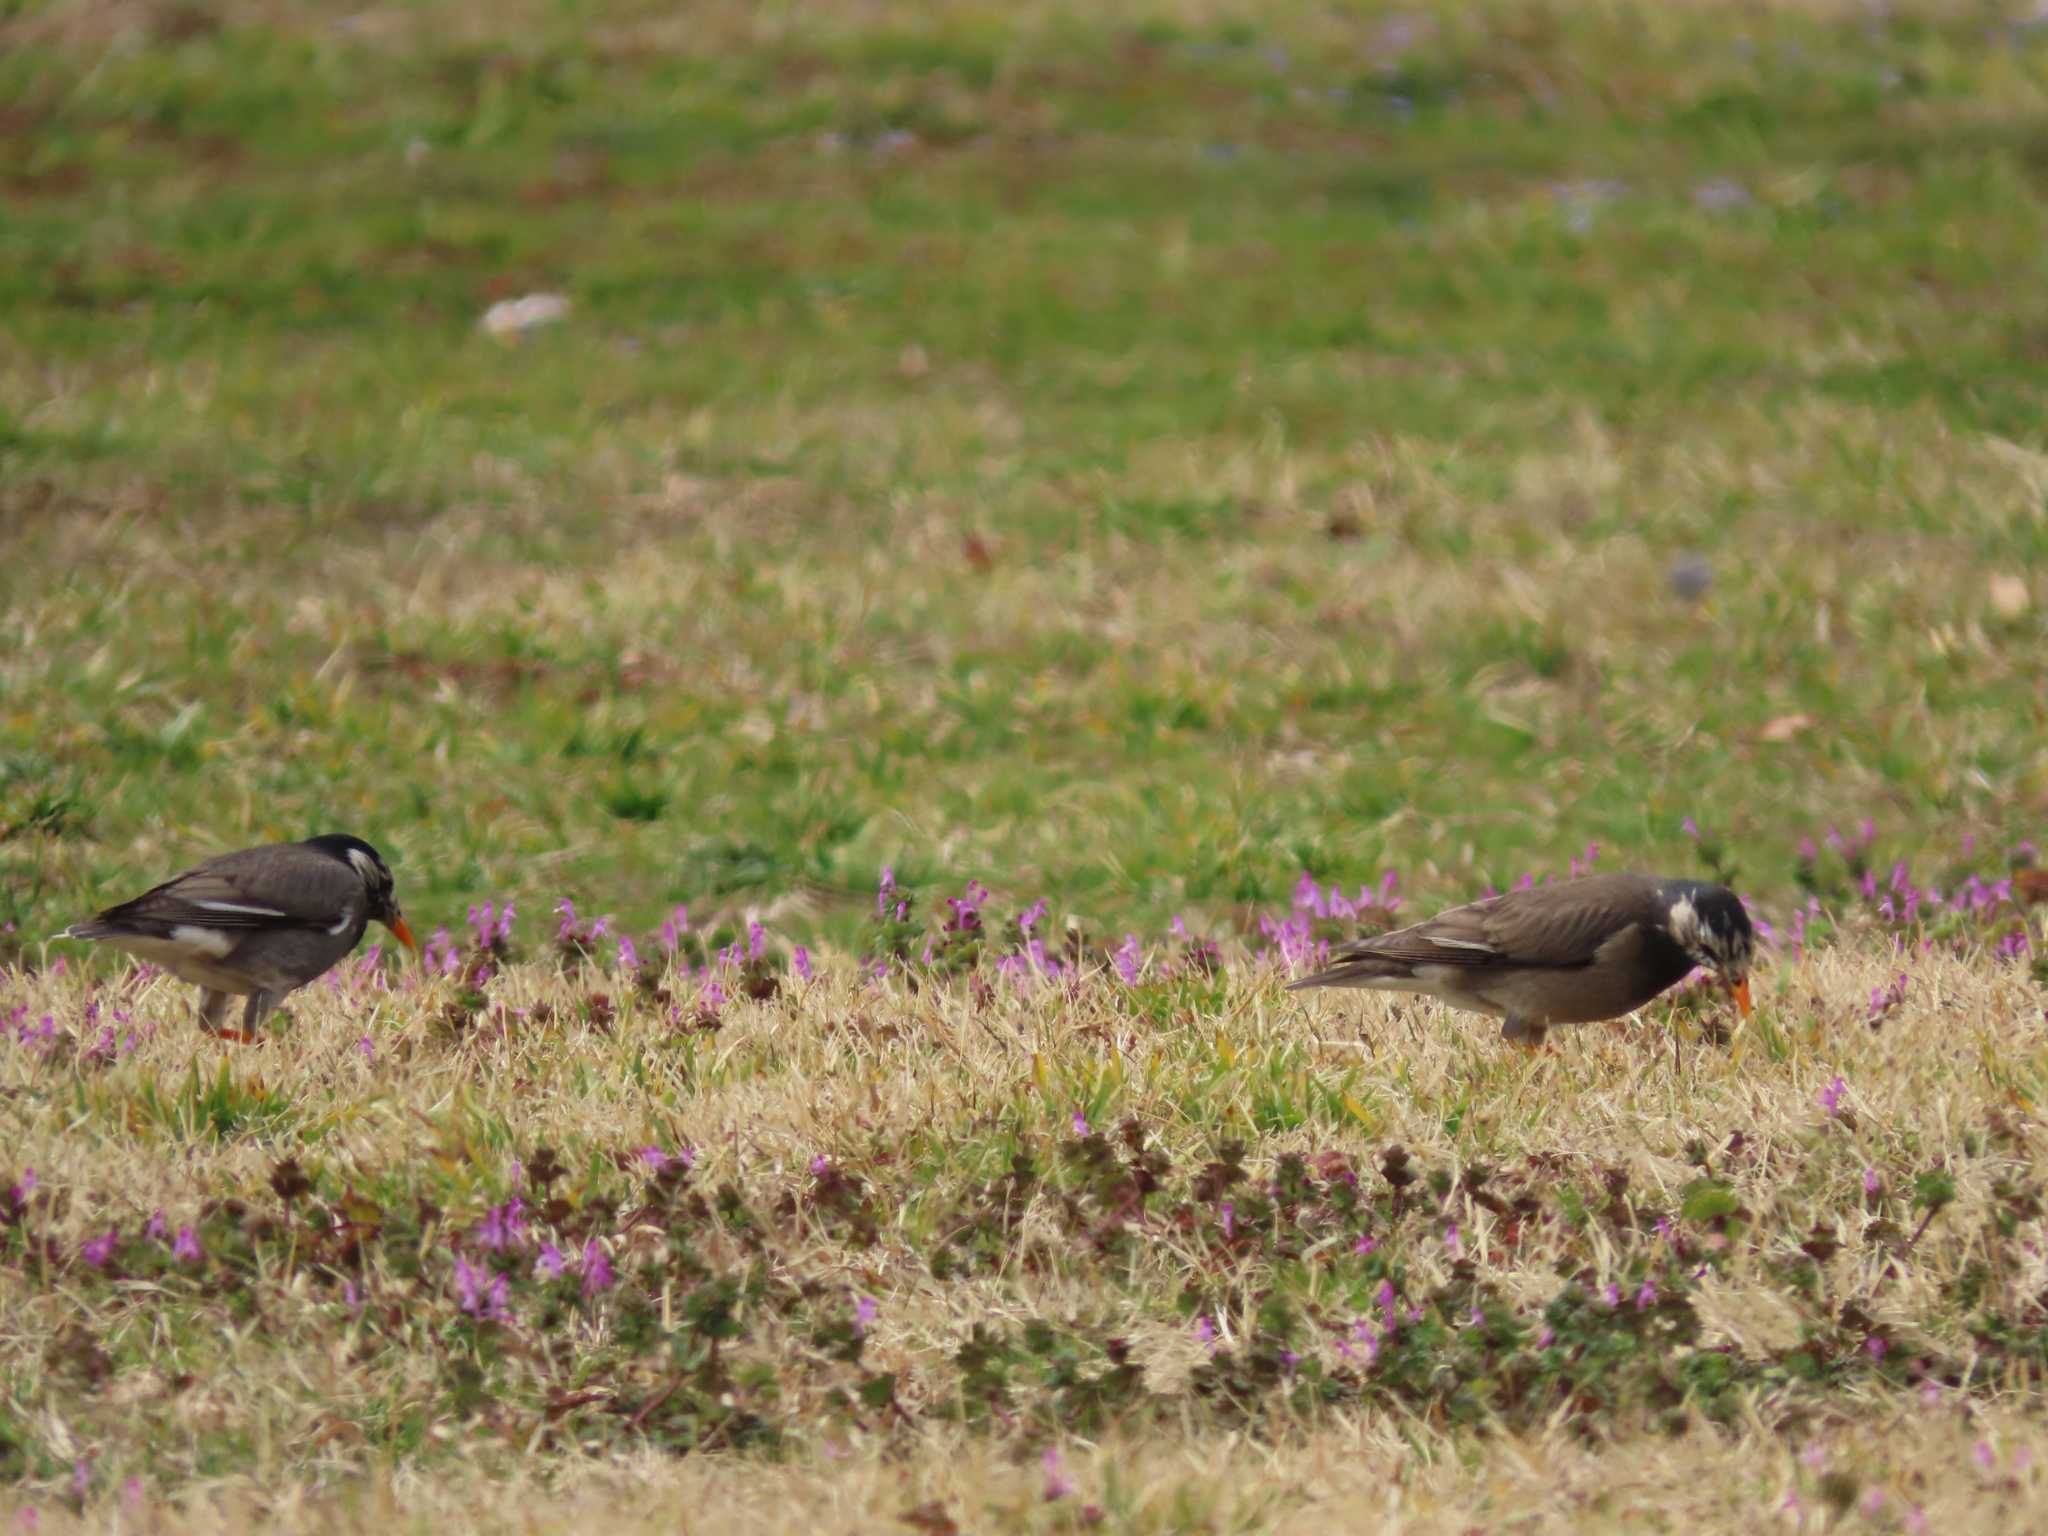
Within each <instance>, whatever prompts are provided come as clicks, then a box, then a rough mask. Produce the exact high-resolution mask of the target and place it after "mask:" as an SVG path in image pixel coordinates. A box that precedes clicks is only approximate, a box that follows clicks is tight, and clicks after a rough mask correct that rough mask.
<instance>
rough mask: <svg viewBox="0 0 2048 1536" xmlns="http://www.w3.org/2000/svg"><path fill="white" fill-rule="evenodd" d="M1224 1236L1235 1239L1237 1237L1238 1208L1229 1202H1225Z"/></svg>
mask: <svg viewBox="0 0 2048 1536" xmlns="http://www.w3.org/2000/svg"><path fill="white" fill-rule="evenodd" d="M1223 1235H1224V1236H1225V1237H1235V1236H1236V1235H1237V1206H1236V1204H1235V1203H1234V1202H1232V1201H1229V1200H1226V1201H1224V1202H1223Z"/></svg>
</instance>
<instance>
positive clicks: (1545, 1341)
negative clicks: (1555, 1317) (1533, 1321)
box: [1536, 1323, 1557, 1349]
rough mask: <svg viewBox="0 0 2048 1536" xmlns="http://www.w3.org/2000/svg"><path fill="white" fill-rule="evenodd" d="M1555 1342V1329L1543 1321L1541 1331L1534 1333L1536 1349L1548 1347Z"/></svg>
mask: <svg viewBox="0 0 2048 1536" xmlns="http://www.w3.org/2000/svg"><path fill="white" fill-rule="evenodd" d="M1556 1342H1557V1330H1556V1329H1555V1328H1553V1327H1551V1326H1550V1324H1548V1323H1545V1324H1544V1325H1543V1331H1542V1332H1541V1333H1539V1334H1537V1335H1536V1347H1537V1348H1538V1349H1548V1348H1550V1346H1551V1345H1553V1344H1555V1343H1556Z"/></svg>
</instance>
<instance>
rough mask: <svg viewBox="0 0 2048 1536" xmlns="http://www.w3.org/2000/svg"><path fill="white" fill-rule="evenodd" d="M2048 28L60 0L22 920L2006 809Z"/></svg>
mask: <svg viewBox="0 0 2048 1536" xmlns="http://www.w3.org/2000/svg"><path fill="white" fill-rule="evenodd" d="M2044 85H2048V25H2044V24H2043V21H2042V18H2041V17H2040V16H2039V15H2037V14H2034V13H2033V12H2031V11H2030V10H2029V9H2028V8H2027V7H2025V6H2023V5H1944V6H1939V7H1935V6H1915V5H1900V6H1894V7H1883V8H1879V7H1869V6H1865V5H1861V4H1839V5H1836V4H1828V3H1822V0H1809V3H1799V4H1793V3H1786V4H1752V5H1708V4H1640V5H1623V4H1589V5H1562V4H1538V3H1509V0H1491V3H1482V4H1477V5H1464V6H1458V7H1449V6H1441V5H1408V6H1405V7H1403V8H1401V9H1399V10H1394V9H1389V8H1384V7H1376V6H1372V7H1369V6H1348V5H1347V6H1337V5H1312V4H1306V3H1272V4H1264V5H1256V6H1254V5H1227V4H1218V3H1208V0H1159V3H1153V4H1143V5H1137V6H1128V7H1068V6H1058V5H1028V6H1013V5H992V4H989V3H987V0H972V3H966V0H962V3H950V4H940V5H928V4H891V3H873V4H863V5H858V6H832V7H822V8H819V7H798V6H794V5H752V4H736V3H712V4H703V5H695V6H691V7H688V8H684V9H677V8H673V7H667V6H653V5H640V4H617V5H607V6H602V7H594V6H583V5H573V4H544V3H511V4H505V5H498V6H490V7H483V6H463V5H413V6H389V7H381V8H378V7H372V8H368V9H363V10H357V11H349V12H342V11H338V10H336V9H335V8H332V7H326V6H317V5H303V4H285V3H277V0H248V3H240V4H227V5H220V6H206V7H199V6H193V5H189V4H176V3H174V4H142V3H137V4H127V3H104V0H91V3H75V4H65V3H29V4H15V5H12V6H9V7H6V8H5V10H4V12H0V102H4V103H6V105H5V108H4V113H0V122H4V132H0V203H4V216H0V317H4V324H0V542H4V548H5V551H6V559H5V562H4V565H0V603H4V616H5V617H4V632H0V922H4V921H12V922H14V923H16V924H18V925H19V928H20V930H21V936H22V937H33V936H39V935H40V934H42V933H44V932H47V931H49V930H50V929H53V928H55V927H58V926H61V925H62V923H64V922H65V921H68V920H69V919H71V918H73V917H75V916H77V915H78V914H79V913H80V912H82V911H85V910H87V909H89V908H91V907H92V906H94V905H96V904H98V903H99V902H100V901H101V900H103V899H105V898H110V897H113V896H116V895H125V894H129V891H128V890H127V888H128V887H129V886H132V885H136V884H138V883H142V882H146V881H149V880H154V879H157V878H161V877H163V876H165V875H167V874H169V873H171V872H172V871H173V870H174V869H175V868H177V867H180V866H181V865H182V864H183V863H184V862H186V861H188V860H191V859H194V858H197V857H199V856H202V855H204V854H207V853H210V852H214V851H218V850H220V849H224V848H228V847H233V846H238V845H241V844H244V843H248V842H252V841H258V840H262V839H267V838H273V837H296V836H301V835H305V834H307V833H310V832H315V831H322V830H328V829H330V828H346V829H348V830H351V831H355V832H357V833H359V834H361V835H363V836H366V837H368V838H370V839H371V840H372V841H373V842H375V843H377V844H378V845H379V846H380V847H382V848H383V849H384V851H385V853H386V854H387V856H388V857H390V858H391V859H392V860H393V862H394V864H396V866H397V867H398V871H399V878H400V890H401V893H402V894H403V896H404V898H405V900H406V903H407V907H408V910H409V911H410V912H412V913H413V914H414V916H415V919H416V921H420V920H423V926H425V927H431V926H432V925H433V924H434V923H435V922H437V921H451V920H458V919H459V915H460V908H461V906H462V905H463V904H464V903H465V902H467V901H471V900H475V899H478V898H481V897H484V896H492V897H504V896H506V895H513V896H517V897H520V898H522V899H523V900H524V901H526V902H527V903H529V904H541V903H547V902H551V901H552V899H553V898H554V897H555V896H557V895H559V894H563V893H569V894H573V895H575V896H576V897H577V898H578V900H579V903H580V904H582V905H583V906H584V909H585V910H586V911H596V910H609V911H613V912H616V913H617V914H619V915H620V916H621V918H622V919H624V920H625V921H627V922H629V923H638V924H643V925H644V924H646V923H649V922H651V921H653V920H654V919H655V918H656V917H657V916H658V914H659V913H660V911H662V910H663V909H664V908H665V907H666V906H667V905H668V904H670V903H672V902H676V901H697V902H710V901H719V902H727V903H763V904H772V905H771V906H770V911H771V915H772V916H773V917H774V918H775V919H776V920H777V921H778V922H779V923H780V924H781V925H782V926H783V927H785V928H786V929H788V930H790V931H792V932H795V933H797V934H800V935H810V934H813V933H822V934H824V935H826V936H827V937H830V936H831V935H832V934H834V933H835V932H836V933H839V934H841V935H850V933H851V931H852V928H853V926H854V925H855V924H857V923H859V922H860V921H862V920H863V919H864V917H865V915H866V913H867V911H868V909H869V906H870V902H869V899H868V897H867V894H866V893H867V892H869V891H870V890H871V889H872V885H873V879H874V875H875V871H876V868H877V866H879V865H880V864H882V863H885V862H893V863H894V864H896V865H897V867H898V870H899V874H900V875H902V876H903V878H904V879H905V880H906V883H916V882H920V881H924V882H932V881H943V882H949V883H958V882H962V881H964V880H965V879H966V878H967V877H969V876H979V877H981V878H983V879H985V880H988V881H990V882H991V883H993V884H996V885H997V886H998V889H999V891H1000V892H1004V893H1007V894H1009V895H1013V896H1015V897H1017V898H1019V899H1023V900H1028V899H1030V897H1032V896H1034V895H1036V894H1038V893H1039V892H1041V891H1044V892H1049V893H1051V894H1052V895H1053V896H1054V899H1055V901H1056V903H1060V904H1063V905H1065V906H1067V907H1069V908H1071V909H1073V910H1074V911H1076V912H1078V913H1079V914H1081V915H1082V916H1083V917H1084V918H1087V919H1089V920H1091V921H1096V922H1101V923H1103V924H1116V925H1123V924H1132V925H1145V924H1151V925H1154V926H1163V925H1164V923H1165V921H1166V920H1167V919H1168V918H1169V917H1170V916H1172V915H1173V914H1174V913H1175V912H1177V911H1180V910H1181V909H1183V908H1184V907H1185V908H1188V909H1190V910H1207V911H1212V912H1220V911H1223V910H1225V909H1228V908H1229V907H1231V906H1233V905H1235V904H1238V903H1243V902H1252V901H1263V902H1270V901H1277V900H1279V899H1280V898H1282V897H1283V896H1284V895H1285V893H1286V891H1287V890H1288V888H1289V886H1290V885H1291V883H1292V881H1293V879H1294V877H1295V876H1296V875H1297V874H1299V873H1300V871H1301V870H1302V869H1304V868H1307V869H1309V870H1311V871H1313V872H1315V873H1316V874H1318V875H1319V876H1321V877H1323V878H1326V879H1347V880H1356V879H1365V878H1371V877H1376V876H1377V874H1378V873H1379V871H1380V870H1381V869H1382V868H1384V867H1388V866H1394V867H1398V868H1400V869H1402V870H1404V871H1406V872H1408V873H1409V875H1410V876H1411V879H1413V880H1415V881H1418V882H1419V883H1420V884H1422V885H1424V886H1425V887H1430V888H1432V889H1433V890H1434V891H1435V893H1436V894H1441V895H1445V896H1450V895H1455V894H1462V893H1467V892H1470V891H1473V890H1476V888H1477V887H1478V886H1480V885H1481V884H1483V883H1484V882H1486V881H1488V880H1491V881H1493V882H1495V883H1505V882H1506V881H1507V880H1509V879H1511V878H1513V877H1514V876H1516V875H1517V874H1519V873H1520V872H1521V871H1522V870H1524V869H1526V868H1531V867H1536V868H1554V867H1558V866H1561V865H1562V864H1563V863H1564V862H1565V860H1566V858H1567V857H1568V856H1569V855H1571V854H1573V853H1576V852H1577V851H1578V850H1579V849H1580V848H1581V846H1582V845H1583V844H1585V843H1587V842H1591V841H1598V842H1601V843H1603V844H1604V845H1606V846H1607V848H1608V850H1609V851H1608V854H1607V861H1608V862H1627V863H1633V864H1641V865H1648V866H1669V867H1674V868H1676V867H1686V866H1691V865H1697V864H1698V863H1699V862H1700V859H1699V856H1698V854H1697V852H1696V851H1695V850H1694V849H1693V848H1692V846H1691V844H1690V843H1689V842H1688V841H1687V840H1686V838H1685V836H1684V834H1682V833H1681V830H1680V828H1681V822H1682V820H1683V818H1685V817H1687V816H1688V815H1690V816H1693V817H1695V818H1697V820H1698V822H1699V823H1700V824H1701V825H1702V826H1704V827H1705V828H1706V829H1707V831H1708V834H1709V836H1710V837H1711V838H1713V839H1714V840H1715V841H1716V842H1717V843H1718V844H1719V846H1720V847H1721V848H1722V849H1723V850H1725V853H1726V857H1727V858H1728V860H1729V861H1730V862H1731V863H1732V864H1733V866H1734V869H1735V872H1736V874H1737V875H1738V877H1739V878H1740V880H1741V881H1742V883H1743V884H1744V885H1745V886H1746V887H1748V888H1750V889H1752V890H1754V891H1757V892H1758V893H1760V894H1762V895H1764V896H1766V897H1768V896H1770V895H1772V894H1773V893H1777V892H1781V891H1783V890H1784V889H1785V888H1786V887H1787V886H1788V885H1789V881H1790V878H1791V873H1792V869H1793V858H1792V851H1793V848H1794V845H1795V843H1796V841H1797V839H1798V837H1799V836H1800V835H1801V834H1803V833H1807V832H1819V831H1822V830H1824V829H1825V828H1826V827H1827V826H1828V825H1829V824H1831V823H1836V824H1842V825H1845V826H1846V825H1847V824H1849V823H1851V822H1854V821H1857V820H1860V819H1861V818H1863V817H1866V816H1868V817H1872V818H1874V819H1875V820H1876V821H1877V823H1878V825H1879V828H1880V835H1881V837H1882V838H1883V840H1884V841H1883V846H1884V848H1885V849H1886V851H1887V852H1890V851H1897V852H1899V853H1902V854H1914V853H1918V852H1922V851H1925V850H1929V849H1936V848H1940V849H1949V848H1953V847H1954V846H1956V845H1957V843H1958V842H1959V840H1961V839H1963V838H1965V837H1971V836H1974V837H1977V838H1979V839H1980V840H1984V841H1985V843H1986V845H1987V846H1989V847H1991V848H1994V849H2002V848H2003V847H2005V846H2006V845H2007V844H2009V843H2010V842H2012V841H2014V840H2017V839H2018V838H2020V837H2022V836H2024V835H2026V834H2028V833H2030V832H2037V831H2038V829H2039V828H2040V825H2041V821H2042V812H2043V809H2044V806H2048V756H2044V752H2043V746H2042V743H2043V740H2044V732H2043V724H2044V721H2043V715H2044V702H2048V692H2044V690H2048V683H2044V675H2048V670H2044V666H2043V662H2044V646H2043V640H2044V631H2043V621H2042V606H2041V605H2042V600H2043V598H2044V595H2048V594H2044V593H2043V590H2042V585H2041V577H2040V573H2039V566H2040V563H2041V559H2042V556H2043V554H2044V552H2048V456H2044V453H2043V433H2042V430H2041V403H2042V391H2041V378H2042V365H2043V357H2044V353H2048V285H2044V284H2043V282H2042V278H2043V277H2044V275H2048V254H2044V253H2048V242H2044V239H2043V235H2044V218H2043V215H2044V212H2048V196H2044V194H2048V131H2044V128H2043V123H2044V121H2048V117H2044V114H2043V106H2044ZM537 292H549V293H559V294H561V295H564V296H565V297H567V298H568V299H569V300H570V303H571V309H570V312H569V314H568V315H567V317H566V318H565V319H564V320H562V321H561V322H560V323H557V324H554V325H551V326H547V327H541V328H536V329H533V330H531V331H529V332H527V333H525V334H524V335H522V336H519V337H517V338H515V339H510V340H508V339H501V338H499V337H495V336H492V335H490V334H487V333H486V332H485V331H483V330H482V329H481V328H480V326H479V319H480V316H481V315H482V314H483V313H484V311H485V310H486V308H487V307H488V306H490V305H491V304H493V303H494V302H497V301H500V300H505V299H511V298H517V297H519V296H521V295H524V294H528V293H537ZM1703 582H1704V583H1705V590H1704V591H1703V592H1700V591H1699V590H1698V589H1699V588H1700V587H1701V585H1702V583H1703Z"/></svg>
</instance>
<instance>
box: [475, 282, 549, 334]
mask: <svg viewBox="0 0 2048 1536" xmlns="http://www.w3.org/2000/svg"><path fill="white" fill-rule="evenodd" d="M568 313H569V301H568V300H567V299H565V298H563V297H562V295H561V294H559V293H529V294H527V295H526V296H525V297H524V298H518V299H500V300H499V301H498V302H497V303H496V304H493V305H492V306H491V307H490V308H489V309H487V310H485V311H484V318H483V321H482V324H483V328H484V329H485V330H486V331H489V332H490V333H491V334H492V335H493V336H517V335H519V334H520V333H521V332H522V331H530V330H532V329H533V328H534V327H535V326H537V325H553V324H554V323H555V322H556V321H557V320H561V319H565V318H566V317H567V316H568Z"/></svg>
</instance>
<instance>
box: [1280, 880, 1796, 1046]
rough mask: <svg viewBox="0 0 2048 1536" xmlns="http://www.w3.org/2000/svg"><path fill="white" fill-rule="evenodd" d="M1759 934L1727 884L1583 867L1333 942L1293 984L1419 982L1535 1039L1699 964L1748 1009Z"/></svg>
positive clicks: (1622, 1007)
mask: <svg viewBox="0 0 2048 1536" xmlns="http://www.w3.org/2000/svg"><path fill="white" fill-rule="evenodd" d="M1755 944H1756V937H1755V933H1754V931H1753V930H1752V929H1751V927H1750V922H1749V914H1748V913H1747V912H1746V911H1744V910H1743V906H1742V900H1741V898H1740V897H1738V896H1737V895H1736V894H1735V893H1734V892H1733V891H1731V890H1729V889H1728V887H1727V886H1725V885H1715V884H1712V883H1710V882H1708V881H1704V880H1686V879H1675V878H1665V877H1661V876H1657V875H1642V874H1612V875H1590V876H1587V877H1585V878H1583V879H1578V880H1568V881H1565V882H1563V883H1560V884H1551V885H1539V886H1532V887H1530V888H1528V889H1525V890H1519V891H1509V892H1507V893H1505V894H1504V895H1499V896H1489V897H1487V898H1486V899H1485V900H1483V901H1475V902H1471V903H1469V904H1467V905H1465V906H1462V907H1452V908H1450V909H1449V910H1448V911H1445V912H1439V913H1438V914H1437V915H1436V916H1435V917H1432V918H1430V919H1429V920H1428V921H1427V922H1422V923H1415V924H1413V925H1411V926H1409V927H1407V928H1399V929H1395V930H1394V931H1393V932H1391V933H1381V934H1374V935H1372V936H1370V937H1367V938H1361V939H1356V940H1353V941H1352V942H1350V943H1348V944H1343V945H1340V946H1339V947H1338V948H1337V949H1335V950H1334V951H1332V953H1331V955H1330V960H1331V962H1332V963H1331V964H1330V966H1329V967H1328V968H1327V969H1325V970H1321V971H1318V972H1316V973H1315V974H1314V975H1313V976H1304V977H1303V978H1301V980H1299V981H1296V982H1294V983H1292V984H1291V985H1290V986H1289V987H1288V989H1287V990H1288V991H1290V992H1295V991H1300V990H1302V989H1304V988H1308V987H1370V988H1375V989H1378V990H1381V991H1390V992H1422V993H1427V994H1429V995H1431V996H1434V997H1438V998H1441V999H1442V1000H1443V1001H1445V1002H1447V1003H1449V1004H1450V1005H1451V1006H1452V1007H1453V1008H1461V1009H1464V1010H1466V1011H1468V1012H1471V1013H1484V1014H1490V1015H1492V1016H1493V1017H1494V1018H1497V1019H1499V1020H1501V1031H1500V1032H1501V1038H1502V1039H1504V1040H1511V1041H1515V1042H1517V1043H1519V1044H1522V1045H1526V1046H1528V1047H1530V1048H1532V1049H1533V1048H1535V1047H1538V1046H1541V1045H1542V1044H1543V1043H1544V1037H1545V1035H1546V1034H1547V1032H1548V1031H1549V1029H1550V1027H1551V1026H1552V1025H1553V1024H1591V1023H1595V1022H1597V1021H1598V1020H1601V1019H1614V1018H1619V1017H1621V1016H1622V1015H1623V1014H1625V1013H1631V1012H1633V1011H1634V1010H1636V1009H1637V1008H1640V1007H1642V1005H1643V1004H1645V1003H1647V1002H1648V1001H1650V999H1651V998H1653V997H1655V996H1656V995H1657V994H1658V993H1660V992H1662V991H1663V990H1664V989H1665V988H1667V987H1669V986H1671V985H1672V984H1673V983H1675V982H1678V981H1681V980H1683V979H1684V978H1685V977H1686V976H1688V975H1690V974H1691V973H1692V971H1693V969H1694V968H1695V967H1698V966H1704V967H1706V969H1707V970H1709V971H1711V972H1712V973H1714V974H1715V975H1716V976H1717V977H1719V978H1720V980H1721V982H1722V984H1723V985H1724V986H1726V987H1727V988H1728V990H1729V992H1730V994H1731V995H1732V996H1733V997H1734V999H1735V1006H1736V1007H1737V1008H1739V1009H1740V1010H1741V1011H1742V1016H1743V1017H1744V1018H1748V1017H1749V1013H1750V1001H1749V966H1750V959H1751V956H1752V955H1753V953H1754V950H1755Z"/></svg>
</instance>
